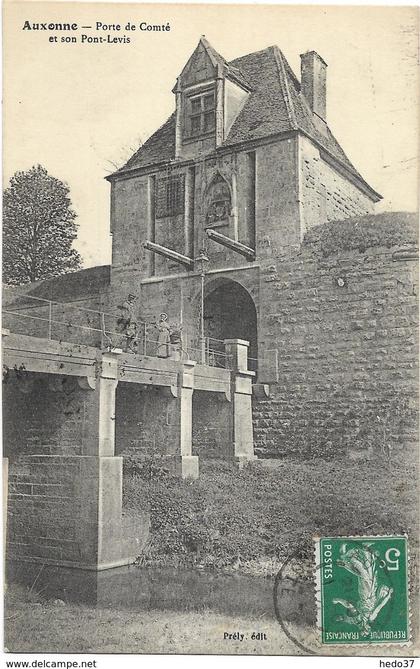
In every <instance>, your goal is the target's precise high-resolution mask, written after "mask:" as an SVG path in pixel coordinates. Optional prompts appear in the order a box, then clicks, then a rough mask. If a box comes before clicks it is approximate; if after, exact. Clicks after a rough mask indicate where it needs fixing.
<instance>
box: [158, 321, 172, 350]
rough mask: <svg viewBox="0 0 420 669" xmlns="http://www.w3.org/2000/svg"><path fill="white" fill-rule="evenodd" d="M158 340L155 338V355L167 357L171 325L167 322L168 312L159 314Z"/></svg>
mask: <svg viewBox="0 0 420 669" xmlns="http://www.w3.org/2000/svg"><path fill="white" fill-rule="evenodd" d="M157 329H158V340H157V357H158V358H169V352H170V344H171V336H170V335H171V326H170V325H169V323H168V314H160V316H159V322H158V324H157Z"/></svg>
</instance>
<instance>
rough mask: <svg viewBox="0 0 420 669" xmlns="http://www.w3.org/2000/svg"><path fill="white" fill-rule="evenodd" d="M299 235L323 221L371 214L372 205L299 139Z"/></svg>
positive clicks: (305, 140) (305, 141)
mask: <svg viewBox="0 0 420 669" xmlns="http://www.w3.org/2000/svg"><path fill="white" fill-rule="evenodd" d="M299 170H300V189H299V199H300V203H301V218H302V235H304V233H305V232H306V231H307V230H309V229H310V228H313V227H314V226H316V225H321V224H323V223H325V222H326V221H339V220H342V219H344V218H352V217H354V216H362V215H363V214H368V213H373V207H374V205H373V202H372V200H371V199H370V198H369V197H368V196H367V195H365V194H364V193H363V192H362V190H360V188H358V187H356V186H355V185H354V184H353V183H352V182H351V181H350V180H349V179H348V178H347V177H345V176H343V175H342V174H340V173H339V172H338V171H337V169H335V168H333V167H332V166H331V165H329V164H328V163H327V162H326V161H325V160H324V159H323V158H322V157H321V156H320V152H319V149H318V148H317V147H316V146H315V145H314V144H312V142H311V141H310V140H309V139H307V138H306V137H300V138H299Z"/></svg>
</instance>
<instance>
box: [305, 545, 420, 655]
mask: <svg viewBox="0 0 420 669" xmlns="http://www.w3.org/2000/svg"><path fill="white" fill-rule="evenodd" d="M315 550H316V564H317V565H318V568H317V569H316V579H317V608H318V611H317V613H318V616H317V619H318V628H319V629H320V634H321V638H320V641H321V643H322V644H329V645H333V644H348V645H356V644H376V643H382V644H407V643H408V642H409V641H410V616H409V593H408V551H407V537H405V536H373V537H369V536H366V537H362V536H361V537H324V538H319V537H318V538H316V539H315Z"/></svg>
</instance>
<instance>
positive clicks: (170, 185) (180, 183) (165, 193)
mask: <svg viewBox="0 0 420 669" xmlns="http://www.w3.org/2000/svg"><path fill="white" fill-rule="evenodd" d="M184 182H185V177H184V175H183V174H180V175H177V176H171V177H165V178H161V179H158V181H157V184H156V197H155V209H156V218H165V217H166V216H176V215H177V214H182V213H183V212H184V206H185V203H184V194H185V183H184Z"/></svg>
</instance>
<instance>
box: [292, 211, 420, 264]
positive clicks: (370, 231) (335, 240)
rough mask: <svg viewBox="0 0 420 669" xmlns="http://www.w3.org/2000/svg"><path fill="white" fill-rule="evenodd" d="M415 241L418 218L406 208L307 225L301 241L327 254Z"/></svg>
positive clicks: (415, 242) (325, 255)
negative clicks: (307, 229)
mask: <svg viewBox="0 0 420 669" xmlns="http://www.w3.org/2000/svg"><path fill="white" fill-rule="evenodd" d="M417 243H418V219H417V216H416V214H411V213H407V212H386V213H383V214H381V215H380V216H375V215H368V216H358V217H357V218H348V219H346V220H344V221H330V222H329V223H324V224H323V225H319V226H317V227H314V228H311V229H310V230H309V231H308V232H307V233H306V235H305V238H304V241H303V244H304V246H306V247H311V248H312V249H313V250H314V251H316V250H319V252H320V253H321V254H322V255H323V256H324V257H328V256H331V255H333V254H335V253H340V252H343V251H351V250H357V251H360V252H361V253H363V252H364V251H366V249H368V248H374V247H386V248H391V247H393V246H412V245H416V244H417Z"/></svg>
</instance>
